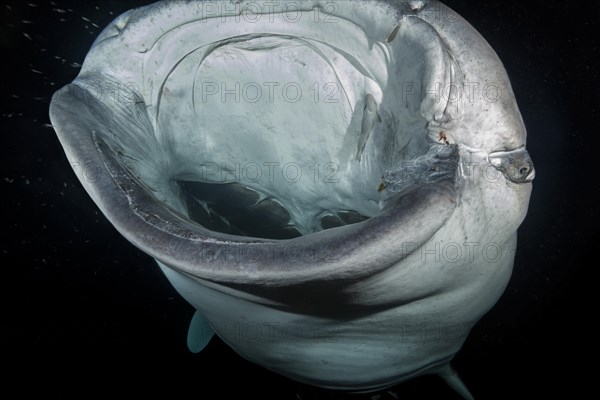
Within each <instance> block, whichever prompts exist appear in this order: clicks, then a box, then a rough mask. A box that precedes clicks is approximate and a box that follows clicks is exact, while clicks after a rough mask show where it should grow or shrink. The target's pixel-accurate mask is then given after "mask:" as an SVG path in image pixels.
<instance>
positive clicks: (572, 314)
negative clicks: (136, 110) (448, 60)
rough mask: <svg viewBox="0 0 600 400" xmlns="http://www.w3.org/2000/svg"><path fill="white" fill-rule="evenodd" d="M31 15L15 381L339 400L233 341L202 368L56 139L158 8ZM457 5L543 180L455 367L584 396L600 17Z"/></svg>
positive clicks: (11, 87) (6, 355)
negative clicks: (60, 119) (66, 93)
mask: <svg viewBox="0 0 600 400" xmlns="http://www.w3.org/2000/svg"><path fill="white" fill-rule="evenodd" d="M31 3H33V4H34V5H35V7H33V6H30V5H28V4H27V2H17V1H9V2H6V1H4V2H0V18H1V20H0V21H1V25H0V47H1V48H0V54H2V58H3V60H2V62H1V63H0V65H1V68H2V71H1V73H0V85H1V94H2V96H1V100H0V101H1V102H2V107H1V117H0V124H1V125H0V126H1V128H0V129H1V130H0V133H1V135H2V136H1V138H2V140H1V142H0V162H1V163H2V170H1V171H2V172H1V174H0V188H1V189H0V190H1V196H0V205H1V207H0V212H1V217H0V221H2V240H1V241H0V249H1V250H0V268H1V275H0V287H1V291H0V293H1V297H0V306H1V307H2V314H1V315H0V352H1V354H0V362H1V363H2V364H3V366H4V367H7V368H8V370H9V373H8V375H6V374H4V376H3V377H2V380H3V381H4V382H5V383H13V384H15V385H18V388H19V389H20V390H21V391H22V393H23V394H26V393H36V394H40V395H43V396H44V397H45V398H71V397H95V396H96V395H97V396H99V397H104V396H111V397H122V396H124V395H125V394H126V393H131V394H135V395H144V394H157V393H159V392H161V391H162V390H164V391H165V393H170V397H173V398H179V397H183V394H184V393H185V392H187V391H192V392H193V393H195V395H196V397H198V398H221V397H223V398H225V397H227V398H228V397H234V398H249V397H253V396H258V397H259V398H263V399H271V398H273V399H275V398H277V399H296V398H304V399H308V398H310V399H319V398H342V396H341V395H339V394H334V393H330V392H327V391H321V390H316V389H311V388H308V387H306V386H303V385H301V384H298V383H295V382H292V381H289V380H287V379H285V378H282V377H280V376H278V375H275V374H273V373H271V372H268V371H266V370H264V369H262V368H260V367H258V366H255V365H253V364H251V363H249V362H247V361H245V360H243V359H241V358H240V357H239V356H237V355H236V354H235V353H234V352H233V351H232V350H230V349H229V348H228V347H226V346H225V345H224V344H223V343H222V342H220V341H219V340H213V341H212V342H211V344H210V345H209V346H208V348H207V349H206V350H205V351H204V352H203V353H201V354H197V355H193V354H191V353H189V352H188V351H187V348H186V345H185V337H186V332H187V326H188V322H189V320H190V318H191V316H192V314H193V309H192V307H191V306H189V305H188V304H187V303H186V302H185V301H184V300H182V299H181V298H180V297H179V296H178V294H177V293H176V292H175V291H174V289H173V288H172V287H171V286H170V285H169V284H168V282H167V281H166V279H165V278H164V276H163V275H162V273H161V272H160V271H159V269H158V268H157V267H156V265H155V264H154V263H153V260H152V259H151V258H149V257H148V256H146V255H145V254H144V253H142V252H140V251H138V250H137V249H135V248H134V247H133V246H132V245H130V244H129V243H128V242H126V241H125V240H124V239H123V238H122V237H121V236H120V235H119V234H118V233H117V232H116V231H115V229H114V228H112V226H111V225H110V224H109V223H108V222H107V220H106V219H105V218H104V217H103V216H102V215H101V214H100V212H99V211H98V210H97V208H96V206H95V205H94V203H93V202H92V201H91V199H90V198H89V197H88V196H87V194H86V193H85V192H84V190H83V188H82V187H81V185H80V184H79V182H78V181H77V179H76V177H75V175H74V173H73V172H72V170H71V168H70V166H69V164H68V162H67V160H66V157H65V156H64V153H63V151H62V149H61V147H60V144H59V142H58V140H57V138H56V135H55V134H54V131H53V130H52V128H51V127H49V126H47V124H49V120H48V116H47V115H48V106H49V99H50V97H51V95H52V93H53V92H54V91H55V90H57V89H58V88H60V87H62V86H64V85H65V84H67V83H69V82H71V81H72V80H73V79H74V78H75V77H76V75H77V73H78V71H79V68H78V64H81V63H82V62H83V59H84V56H85V54H86V53H87V51H88V50H89V48H90V46H91V44H92V42H93V40H94V38H95V37H96V36H97V34H98V33H99V32H100V30H101V29H102V28H103V27H104V26H106V25H107V24H108V23H109V22H110V21H111V20H112V19H113V18H114V17H115V16H117V15H119V14H120V13H122V12H123V11H125V10H127V9H130V8H133V7H135V6H139V5H144V4H149V3H150V2H149V1H130V0H128V1H80V2H77V1H64V0H56V1H55V4H56V5H52V4H51V3H50V2H42V1H37V0H31ZM445 3H446V4H447V5H449V6H450V7H451V8H453V9H455V10H456V11H457V12H458V13H459V14H461V15H462V16H463V17H465V18H466V19H467V20H468V21H469V22H470V23H471V24H473V25H474V26H475V28H476V29H477V30H478V31H479V32H480V33H481V34H482V35H483V36H484V37H485V38H486V39H487V40H488V41H489V42H490V44H491V45H492V47H493V48H494V49H495V50H496V51H497V52H498V54H499V55H500V58H501V59H502V61H503V62H504V64H505V66H506V69H507V71H508V73H509V75H510V78H511V81H512V84H513V87H514V90H515V93H516V96H517V101H518V103H519V106H520V109H521V112H522V114H523V117H524V120H525V123H526V126H527V128H528V132H529V136H528V143H527V147H528V150H529V152H530V154H531V155H532V157H533V160H534V162H535V166H536V170H537V177H536V179H535V181H534V190H533V195H532V198H531V203H530V209H529V213H528V215H527V218H526V220H525V222H524V223H523V225H522V226H521V228H520V229H519V244H518V251H517V255H516V261H515V270H514V274H513V277H512V280H511V282H510V285H509V287H508V289H507V290H506V293H505V294H504V296H503V297H502V299H501V300H500V301H499V302H498V304H497V305H496V307H495V308H494V309H493V310H492V311H491V312H490V313H488V314H487V315H486V316H485V317H484V318H483V319H482V320H481V322H480V323H479V324H478V325H477V326H476V327H475V329H474V330H473V331H472V333H471V335H470V336H469V339H468V340H467V343H466V345H465V346H464V348H463V350H462V351H461V352H460V353H459V354H458V356H457V357H456V359H455V366H456V367H457V369H458V370H459V372H460V373H461V375H462V377H463V379H464V381H465V382H466V384H467V385H468V386H469V388H470V389H471V391H472V392H473V394H474V395H475V397H476V398H478V399H533V398H545V397H547V396H551V395H554V396H558V395H565V397H567V396H566V395H567V394H569V395H568V398H579V397H583V395H582V390H583V388H584V386H586V384H590V383H593V381H591V380H590V377H589V372H591V371H589V370H588V369H587V368H586V367H584V366H583V364H582V361H583V360H586V359H590V360H591V361H592V365H593V364H594V359H595V355H593V354H592V349H595V347H596V346H595V343H597V341H596V339H595V337H596V336H597V334H596V332H595V330H596V328H595V327H594V324H595V322H596V321H597V313H596V312H595V310H593V308H592V307H591V306H592V299H593V297H594V292H593V289H594V286H595V284H596V281H595V278H594V274H593V270H594V269H595V268H594V267H595V266H596V265H598V263H597V262H596V261H595V259H594V257H593V255H594V253H597V249H598V248H599V247H600V245H599V244H596V243H595V241H594V239H597V238H598V236H599V235H598V234H597V226H598V222H599V221H598V205H597V202H598V200H599V197H598V192H599V190H598V189H599V186H598V181H597V179H596V176H597V174H598V167H597V165H598V163H597V161H598V156H597V150H595V149H596V148H597V147H598V146H597V143H598V142H600V134H599V132H597V128H596V125H597V121H598V118H599V117H600V115H599V114H600V113H599V112H598V107H599V104H600V103H599V101H598V100H599V97H600V96H599V95H598V93H599V89H600V87H599V82H600V76H599V69H598V64H597V63H596V61H595V60H596V59H597V58H598V56H600V54H599V51H598V40H597V38H598V36H599V33H600V32H599V29H598V24H597V21H598V20H599V19H600V3H599V2H598V1H574V2H552V1H541V0H534V1H527V2H525V1H497V0H481V1H477V2H475V1H465V0H447V1H445ZM56 9H61V10H65V11H66V12H64V13H61V12H59V11H57V10H56ZM68 9H70V10H68ZM109 11H111V12H112V14H111V13H109ZM82 17H85V18H87V19H89V20H90V21H91V22H88V21H86V20H84V19H83V18H82ZM61 19H64V21H61ZM92 23H94V24H96V25H97V26H98V27H99V28H97V27H95V26H94V25H92ZM25 34H26V35H27V36H26V35H25ZM77 63H78V64H77ZM219 378H224V380H225V381H226V382H228V384H226V385H223V384H222V383H220V381H218V379H219ZM3 387H4V388H6V387H7V386H6V385H3ZM81 387H84V389H81ZM396 390H397V392H398V395H399V398H401V399H429V398H436V399H453V398H457V397H456V395H455V394H453V393H452V392H451V391H450V390H449V389H448V388H446V387H445V385H444V384H443V383H441V382H440V381H439V380H438V379H437V378H435V377H422V378H417V379H415V380H413V381H410V382H407V383H405V384H402V385H400V386H399V387H397V388H396ZM213 391H216V392H214V393H215V394H213ZM297 396H300V397H297ZM554 396H553V397H554ZM346 397H349V398H364V396H362V397H361V396H356V395H354V396H348V395H347V396H346ZM384 398H385V397H384Z"/></svg>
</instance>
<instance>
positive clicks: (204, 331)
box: [187, 311, 215, 353]
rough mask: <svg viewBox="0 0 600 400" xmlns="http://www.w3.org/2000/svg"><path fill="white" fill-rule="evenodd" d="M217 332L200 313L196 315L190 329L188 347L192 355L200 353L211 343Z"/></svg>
mask: <svg viewBox="0 0 600 400" xmlns="http://www.w3.org/2000/svg"><path fill="white" fill-rule="evenodd" d="M214 335H215V332H214V331H213V329H212V328H211V326H210V325H209V324H208V321H207V320H206V319H205V318H204V317H203V316H202V314H200V313H199V312H198V311H196V312H195V313H194V316H193V317H192V320H191V321H190V327H189V329H188V336H187V346H188V349H190V351H191V352H192V353H200V352H201V351H202V350H203V349H204V348H205V347H206V345H207V344H208V342H210V339H212V337H213V336H214Z"/></svg>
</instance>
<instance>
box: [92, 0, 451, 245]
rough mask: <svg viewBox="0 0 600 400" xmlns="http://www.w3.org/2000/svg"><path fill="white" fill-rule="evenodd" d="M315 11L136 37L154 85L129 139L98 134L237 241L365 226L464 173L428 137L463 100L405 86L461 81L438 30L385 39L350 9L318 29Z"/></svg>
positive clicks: (149, 183)
mask: <svg viewBox="0 0 600 400" xmlns="http://www.w3.org/2000/svg"><path fill="white" fill-rule="evenodd" d="M313 12H314V9H312V8H311V9H307V10H305V11H302V13H304V14H302V18H299V21H298V23H296V24H286V25H285V26H284V27H281V28H277V27H276V25H273V24H270V25H269V26H268V29H267V28H266V27H262V28H261V26H258V25H260V24H256V25H257V26H254V25H253V26H252V27H251V28H252V29H256V32H255V33H245V34H241V35H240V34H239V31H235V35H234V34H233V32H232V33H230V34H229V35H228V32H227V27H226V26H225V27H223V25H219V21H220V20H221V19H220V18H213V19H207V20H206V21H202V23H203V25H204V26H203V29H205V32H211V31H210V29H211V26H212V25H214V26H213V28H214V32H213V33H211V34H210V35H206V37H201V38H199V37H198V35H197V31H195V29H194V28H193V24H190V25H189V26H188V25H183V26H178V27H175V28H173V29H171V30H167V31H165V32H163V33H162V35H160V36H157V37H156V38H154V39H153V41H150V42H148V41H146V42H144V43H133V44H131V46H136V45H137V46H139V47H140V48H139V49H138V51H139V52H141V53H143V54H145V56H144V68H143V70H144V71H154V72H153V73H152V74H149V76H151V78H148V79H152V84H151V85H149V86H150V87H151V88H152V90H151V92H150V93H143V94H141V93H139V92H138V91H137V90H135V88H133V89H131V91H130V93H127V94H126V97H128V98H130V99H133V101H132V102H133V103H134V105H133V107H134V109H135V111H134V114H135V115H134V118H135V119H136V120H137V121H133V123H132V122H131V121H130V122H129V126H128V127H127V128H128V132H127V134H123V135H109V134H106V133H100V136H101V137H102V138H103V140H104V141H105V142H106V144H107V145H108V146H109V147H110V148H112V150H113V152H114V154H115V158H116V159H117V160H118V161H119V162H120V164H121V165H122V166H123V167H124V168H126V169H128V170H129V171H130V173H131V174H132V175H133V176H135V177H136V178H137V179H138V180H139V181H140V183H141V184H142V186H143V187H145V188H147V190H148V192H149V193H151V194H152V195H153V196H154V197H155V198H156V199H157V200H159V201H160V202H162V203H163V204H164V205H165V206H167V207H169V208H171V209H173V210H175V211H177V212H178V213H179V214H182V215H184V216H185V217H186V218H187V219H189V220H191V221H193V222H194V223H196V224H199V225H201V226H203V227H204V228H206V229H209V230H211V231H214V232H220V233H225V234H230V235H238V236H251V237H257V238H267V239H290V238H295V237H298V236H302V235H308V234H311V233H314V232H318V231H321V230H325V229H333V228H338V227H342V226H345V225H350V224H355V223H360V222H362V221H364V220H367V219H369V218H371V217H373V216H375V215H377V214H378V213H379V212H380V211H381V210H382V209H383V208H385V207H386V204H388V203H390V201H392V200H393V198H394V197H397V196H401V195H402V194H403V193H405V192H407V191H410V190H411V188H414V187H415V186H416V185H420V184H426V183H432V182H437V181H439V180H442V179H454V177H455V171H456V166H457V163H458V152H457V149H456V146H455V145H449V144H448V143H447V142H446V143H436V142H434V141H433V140H431V139H430V138H429V132H430V130H431V127H432V126H434V125H435V124H441V123H447V122H448V121H449V120H450V119H451V115H449V114H448V113H447V112H448V110H450V109H451V107H450V106H449V105H446V104H437V103H436V104H432V103H431V102H430V103H429V104H427V101H428V100H427V99H423V98H422V96H418V95H412V96H406V90H404V89H405V88H403V87H402V85H405V83H406V82H411V84H412V85H413V86H412V87H411V91H414V93H427V88H428V87H430V86H431V84H432V83H431V82H432V81H433V79H434V78H436V77H438V78H439V76H443V77H444V79H446V80H447V81H448V82H443V83H447V84H450V83H452V80H453V79H456V76H455V74H454V72H455V71H456V70H457V68H455V67H452V65H453V64H452V59H451V57H449V54H448V52H447V51H446V48H445V46H444V44H443V43H442V41H441V39H440V38H439V36H438V35H437V34H436V33H435V31H434V30H432V29H431V27H430V26H429V25H428V24H426V23H425V22H423V21H416V20H417V19H416V18H414V19H413V20H415V21H412V20H409V21H408V23H407V24H405V25H402V26H400V27H398V26H396V27H394V26H390V29H389V31H387V33H386V34H385V35H381V37H373V35H372V33H370V32H367V28H368V27H363V26H360V25H358V24H357V23H355V22H352V21H350V20H347V19H343V18H337V20H336V23H335V24H330V25H335V26H329V25H323V26H320V27H319V28H320V29H321V30H315V29H313V28H314V23H312V25H311V26H307V24H311V22H310V18H309V16H310V15H312V14H311V13H313ZM209 25H210V26H209ZM225 25H227V24H225ZM231 25H232V29H234V30H235V29H237V27H236V26H235V25H236V24H231ZM251 25H252V24H251ZM331 29H334V30H335V32H333V31H331V32H329V30H331ZM265 32H268V33H265ZM389 32H392V34H389ZM425 39H427V40H425ZM432 43H433V44H432ZM432 49H433V50H432ZM159 50H160V51H159ZM444 64H446V65H444ZM424 66H425V67H424ZM439 69H442V70H443V71H442V72H440V71H438V70H439ZM444 69H446V70H444ZM432 71H433V72H432ZM435 71H438V75H435V74H434V72H435ZM436 84H437V82H436ZM446 86H448V85H446ZM450 86H451V85H450ZM127 90H129V89H127ZM117 106H118V105H117ZM127 106H129V105H127ZM438 108H439V109H440V110H441V111H439V110H438V111H436V110H434V109H438ZM112 111H113V112H112V114H113V115H114V113H115V110H112ZM121 112H122V113H124V112H128V111H123V110H121ZM430 114H431V115H434V116H433V117H431V118H429V117H426V116H427V115H430ZM109 118H113V119H114V117H113V116H112V115H111V116H110V117H109ZM132 125H134V126H137V127H138V128H139V129H138V130H137V131H135V130H133V131H132V129H131V126H132Z"/></svg>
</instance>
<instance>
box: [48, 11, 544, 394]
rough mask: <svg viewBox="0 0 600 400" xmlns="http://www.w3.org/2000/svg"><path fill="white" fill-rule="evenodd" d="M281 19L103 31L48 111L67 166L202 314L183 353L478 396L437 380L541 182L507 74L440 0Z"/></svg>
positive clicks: (489, 295)
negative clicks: (426, 377) (78, 171)
mask: <svg viewBox="0 0 600 400" xmlns="http://www.w3.org/2000/svg"><path fill="white" fill-rule="evenodd" d="M278 7H279V8H277V7H276V8H273V6H270V7H268V8H267V7H266V6H265V7H264V8H261V7H260V5H259V6H258V7H257V3H252V5H250V3H249V2H246V1H241V2H236V3H231V2H229V1H224V2H221V1H211V2H204V1H196V2H158V3H155V4H153V5H150V6H147V7H142V8H139V9H136V10H132V11H130V12H128V13H125V14H123V15H121V16H120V17H118V18H117V19H116V20H115V21H114V22H113V23H112V24H111V25H110V26H108V27H107V28H106V29H105V30H104V31H103V32H102V33H101V34H100V36H99V37H98V38H97V40H96V41H95V43H94V45H93V47H92V49H91V50H90V51H89V53H88V55H87V57H86V60H85V63H84V65H83V67H82V70H81V73H80V75H79V76H78V77H77V78H76V79H75V81H74V82H73V83H71V84H70V85H67V86H66V87H64V88H62V89H61V90H60V91H58V92H57V93H56V94H55V95H54V97H53V100H52V103H51V106H50V117H51V120H52V123H53V126H54V128H55V130H56V133H57V135H58V137H59V139H60V142H61V144H62V146H63V148H64V150H65V153H66V155H67V158H68V160H69V161H70V162H71V163H72V165H78V166H84V169H87V170H88V171H90V170H93V171H94V173H93V174H90V173H88V174H82V175H81V176H79V178H80V181H81V183H82V185H83V186H84V188H85V189H86V191H87V192H88V193H89V195H90V196H91V198H92V199H93V201H94V202H95V203H96V204H97V205H98V207H99V208H100V209H101V210H102V212H103V213H104V215H105V216H106V217H107V218H108V219H109V220H110V221H111V223H112V224H113V225H114V226H115V228H116V229H117V230H118V231H119V232H120V233H121V234H122V235H123V236H124V237H125V238H127V239H128V240H129V241H130V242H131V243H132V244H133V245H135V246H136V247H138V248H139V249H141V250H142V251H144V252H146V253H147V254H149V255H150V256H152V257H153V258H155V259H156V260H157V263H158V265H159V266H160V268H161V269H162V270H163V272H164V274H165V275H166V277H167V278H168V279H169V281H170V282H171V283H172V284H173V286H174V287H175V288H176V290H177V291H178V292H179V293H180V294H181V296H183V297H184V298H185V299H186V300H187V301H188V302H189V303H190V304H191V305H193V306H194V308H195V309H196V310H197V313H196V315H195V316H194V318H193V321H192V323H191V326H190V332H189V335H188V346H189V347H190V350H192V351H195V352H198V351H201V350H202V348H203V347H204V346H205V345H206V343H207V342H208V341H209V340H210V338H211V337H212V335H213V334H216V335H218V336H219V337H220V338H221V339H222V340H223V341H224V342H225V343H227V344H228V345H229V346H231V347H232V348H233V349H234V350H235V351H236V352H237V353H239V354H240V355H241V356H242V357H244V358H246V359H248V360H250V361H252V362H255V363H257V364H259V365H262V366H263V367H265V368H268V369H270V370H272V371H275V372H277V373H279V374H282V375H285V376H287V377H289V378H291V379H294V380H297V381H300V382H304V383H307V384H311V385H315V386H320V387H324V388H331V389H338V390H345V391H353V392H367V391H375V390H380V389H383V388H386V387H389V386H392V385H395V384H398V383H400V382H403V381H405V380H408V379H411V378H413V377H416V376H419V375H422V374H430V373H434V374H439V375H440V376H441V377H442V378H444V379H445V380H446V381H447V382H448V384H449V385H450V386H451V387H453V388H454V389H455V390H457V391H458V392H459V393H460V394H461V395H462V396H463V397H464V398H472V396H471V395H470V394H469V392H468V390H467V389H466V387H465V386H464V385H463V384H462V382H461V381H460V379H459V378H458V375H457V374H456V373H455V372H454V371H453V370H452V369H451V367H450V364H449V363H450V361H451V360H452V358H453V357H454V356H455V354H456V353H457V352H458V351H459V350H460V348H461V346H462V344H463V343H464V341H465V339H466V337H467V335H468V333H469V331H470V329H471V328H472V327H473V325H474V324H475V323H476V322H477V321H478V320H479V319H480V318H481V317H482V316H483V315H484V314H485V313H486V312H487V311H488V310H489V309H490V308H491V307H492V306H493V305H494V304H495V303H496V301H497V300H498V299H499V297H500V296H501V294H502V293H503V291H504V289H505V287H506V285H507V283H508V280H509V278H510V275H511V272H512V268H513V262H514V253H515V247H516V235H517V228H518V227H519V225H520V224H521V222H522V221H523V219H524V218H525V215H526V213H527V207H528V204H529V197H530V193H531V187H532V184H531V181H532V180H533V177H534V176H535V172H534V169H533V162H532V161H531V158H530V157H529V155H528V154H527V151H526V148H525V144H526V143H525V141H526V130H525V126H524V124H523V120H522V118H521V115H520V113H519V109H518V106H517V104H516V101H515V98H514V94H513V92H512V88H511V86H510V82H509V79H508V76H507V74H506V72H505V70H504V67H503V66H502V63H501V62H500V60H499V59H498V57H497V55H496V54H495V52H494V51H493V50H492V49H491V47H490V46H489V45H488V44H487V43H486V42H485V40H484V39H483V38H482V37H481V36H480V35H479V34H478V33H477V32H476V31H475V30H474V29H473V28H472V27H471V26H470V25H469V24H468V23H467V22H466V21H465V20H463V19H462V18H461V17H460V16H458V15H457V14H456V13H454V12H453V11H452V10H450V9H448V8H447V7H445V6H444V5H442V4H441V3H439V2H436V1H409V2H394V1H385V0H376V1H338V2H336V1H333V2H332V1H311V2H300V3H299V2H289V1H280V2H278ZM290 10H291V11H290ZM357 132H359V133H358V134H357ZM182 339H183V338H182Z"/></svg>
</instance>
